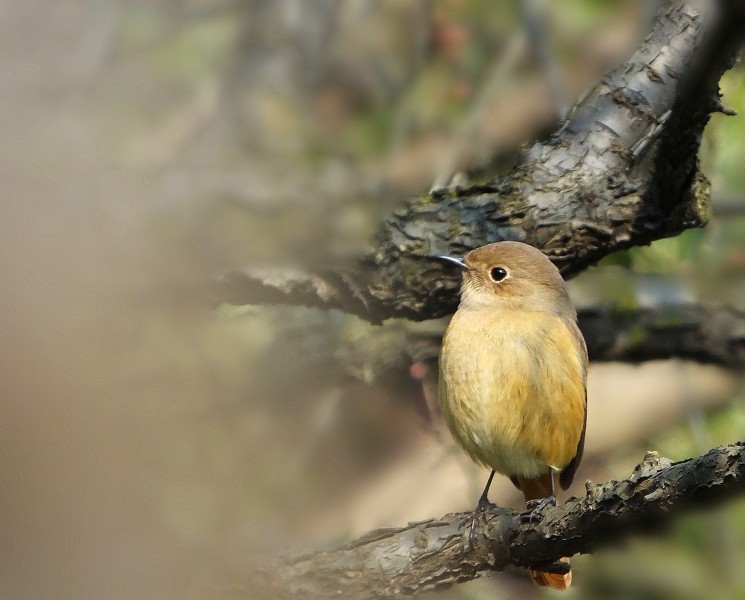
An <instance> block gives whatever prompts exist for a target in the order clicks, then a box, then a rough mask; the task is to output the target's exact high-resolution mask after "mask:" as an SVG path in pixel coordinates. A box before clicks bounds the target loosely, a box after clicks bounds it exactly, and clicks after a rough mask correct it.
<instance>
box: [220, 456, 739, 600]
mask: <svg viewBox="0 0 745 600" xmlns="http://www.w3.org/2000/svg"><path fill="white" fill-rule="evenodd" d="M586 488H587V494H586V495H585V496H584V497H582V498H571V499H569V500H568V501H567V502H565V503H564V504H562V505H561V506H558V507H556V508H550V509H548V510H546V512H545V513H544V518H543V519H542V520H541V521H540V522H539V523H538V524H535V523H524V522H522V520H521V518H520V514H519V513H518V512H517V511H514V510H510V509H506V508H500V507H497V506H492V507H491V508H490V509H488V510H487V511H486V513H485V514H484V517H483V518H482V519H480V520H479V521H477V524H476V529H475V536H474V538H473V544H472V545H470V546H469V545H467V544H466V540H467V539H468V537H469V530H468V519H467V517H468V516H469V515H468V514H467V513H456V514H448V515H445V516H443V517H441V518H439V519H429V520H427V521H422V522H419V523H410V524H409V525H407V526H405V527H400V528H396V529H381V530H377V531H372V532H370V533H368V534H367V535H365V536H363V537H361V538H359V539H357V540H355V541H353V542H350V543H349V544H346V545H344V546H341V547H338V548H333V549H330V550H325V551H320V552H315V553H313V554H308V555H304V556H299V557H295V558H288V559H284V560H281V561H279V562H276V563H274V564H272V565H270V566H268V567H265V568H263V569H261V570H259V571H256V572H254V573H252V574H251V576H250V578H249V579H250V581H248V582H246V581H244V582H236V583H235V584H234V585H232V586H230V593H231V597H236V598H238V597H252V598H254V597H257V596H259V597H262V596H266V597H272V598H304V599H307V600H314V599H317V598H332V597H333V598H356V599H357V598H392V597H396V596H398V595H400V594H416V593H420V592H425V591H430V590H436V589H440V588H443V587H448V586H451V585H453V584H455V583H458V582H463V581H468V580H471V579H474V578H476V577H479V576H480V575H482V574H484V573H487V572H490V571H501V570H504V569H505V568H506V567H508V566H509V565H514V566H517V567H529V566H531V565H541V564H548V563H551V562H553V561H555V560H556V559H558V558H560V557H562V556H572V555H574V554H577V553H588V552H593V551H595V550H597V549H598V548H601V547H603V546H607V545H610V544H615V543H618V541H619V540H621V539H623V538H625V537H628V536H629V535H632V534H634V533H639V532H646V533H649V532H650V531H653V530H656V529H659V528H660V527H661V526H663V525H664V524H665V523H667V522H669V521H670V520H671V519H673V518H675V517H676V516H678V515H679V514H681V513H682V512H684V511H685V510H688V509H692V508H700V507H703V506H709V505H712V504H713V503H716V502H722V501H725V500H727V499H729V498H732V497H734V496H736V495H738V494H741V493H742V492H743V491H744V490H745V444H743V443H737V444H733V445H731V446H723V447H720V448H715V449H713V450H711V451H709V452H708V453H707V454H705V455H704V456H701V457H699V458H692V459H689V460H684V461H681V462H677V463H671V462H670V461H669V460H667V459H664V458H660V457H659V456H658V455H657V454H656V453H648V454H647V456H646V457H645V459H644V461H643V462H642V463H641V464H640V465H639V466H638V467H637V468H636V469H635V471H634V473H633V474H632V475H631V476H630V477H629V478H628V479H625V480H622V481H610V482H608V483H605V484H602V485H593V484H591V483H589V482H588V483H587V485H586ZM249 592H250V593H249Z"/></svg>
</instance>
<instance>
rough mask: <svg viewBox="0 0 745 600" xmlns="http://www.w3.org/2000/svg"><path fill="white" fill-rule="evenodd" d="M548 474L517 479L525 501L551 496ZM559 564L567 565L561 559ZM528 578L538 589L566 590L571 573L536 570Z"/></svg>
mask: <svg viewBox="0 0 745 600" xmlns="http://www.w3.org/2000/svg"><path fill="white" fill-rule="evenodd" d="M550 477H551V476H550V474H546V475H545V476H543V477H538V478H536V479H524V478H522V477H517V478H516V479H517V483H518V487H519V488H520V489H521V490H522V492H523V495H524V496H525V499H526V500H538V499H540V498H546V497H547V496H548V495H549V494H551V480H550ZM559 562H563V563H567V564H569V559H568V558H566V557H565V558H561V559H559ZM530 578H531V579H532V580H533V583H535V584H536V585H537V586H538V587H550V588H551V589H554V590H566V589H568V588H569V586H570V585H572V572H571V571H569V573H565V574H564V575H559V574H558V573H546V572H545V571H538V570H536V569H530Z"/></svg>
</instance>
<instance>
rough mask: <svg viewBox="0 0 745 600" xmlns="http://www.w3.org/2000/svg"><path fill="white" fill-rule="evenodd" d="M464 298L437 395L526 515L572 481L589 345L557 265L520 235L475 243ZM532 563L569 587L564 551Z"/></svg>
mask: <svg viewBox="0 0 745 600" xmlns="http://www.w3.org/2000/svg"><path fill="white" fill-rule="evenodd" d="M439 258H441V259H443V260H446V261H448V262H450V263H454V264H456V265H458V266H459V267H461V268H462V269H463V283H462V286H461V296H460V305H459V306H458V310H457V311H456V312H455V314H454V315H453V318H452V320H451V321H450V324H449V325H448V328H447V331H446V332H445V336H444V338H443V343H442V351H441V354H440V380H439V391H438V395H439V400H440V406H441V408H442V413H443V415H444V417H445V420H446V422H447V424H448V427H449V429H450V431H451V432H452V434H453V437H454V438H455V440H456V441H457V442H458V444H459V445H460V446H461V447H462V448H463V449H464V450H465V451H466V453H467V454H468V455H469V456H470V457H471V458H472V459H473V460H474V461H476V462H477V463H480V464H482V465H484V466H486V467H489V468H491V469H492V471H491V474H490V476H489V480H488V481H487V483H486V487H485V488H484V492H483V494H482V495H481V498H480V499H479V503H478V506H477V507H476V510H475V511H474V513H473V515H474V516H473V521H472V529H471V531H472V532H473V525H474V523H475V518H476V516H477V515H478V514H479V513H480V512H482V511H483V510H484V509H485V508H486V507H487V506H488V505H489V504H490V503H489V500H488V496H487V494H488V492H489V486H490V485H491V482H492V479H493V477H494V473H495V472H497V473H502V474H504V475H507V476H508V477H509V478H510V479H511V480H512V482H513V483H514V484H515V485H516V486H517V487H518V488H519V489H520V490H521V491H522V493H523V494H524V496H525V500H526V502H527V503H528V506H529V507H532V506H535V505H537V508H535V509H534V510H533V511H532V512H531V513H530V516H531V517H535V516H537V515H539V514H540V511H541V510H543V508H545V506H547V505H549V504H553V505H555V504H556V480H557V479H558V483H559V484H560V485H561V488H562V489H566V488H567V487H569V485H570V484H571V482H572V479H573V478H574V474H575V472H576V471H577V466H578V465H579V462H580V460H581V458H582V450H583V447H584V440H585V424H586V416H587V391H586V390H587V388H586V380H587V348H586V346H585V340H584V338H583V337H582V334H581V332H580V330H579V328H578V327H577V313H576V312H575V310H574V308H573V307H572V304H571V302H570V300H569V295H568V294H567V290H566V285H565V284H564V280H563V279H562V277H561V275H560V273H559V270H558V269H557V268H556V267H555V266H554V265H553V264H552V263H551V261H550V260H549V259H548V258H547V257H546V256H545V255H544V254H543V253H542V252H540V251H539V250H537V249H536V248H533V247H532V246H528V245H527V244H523V243H520V242H497V243H495V244H489V245H487V246H482V247H481V248H477V249H475V250H473V251H471V252H469V253H468V254H466V256H465V258H464V259H459V258H453V257H447V256H442V257H439ZM541 567H542V568H543V570H541V569H539V568H533V569H531V570H530V574H531V577H532V579H533V581H534V582H535V583H536V584H537V585H539V586H549V587H551V588H554V589H560V590H563V589H567V588H568V587H569V585H570V584H571V581H572V573H571V570H570V566H569V559H568V558H563V559H561V560H560V561H558V562H557V563H554V564H553V565H551V566H550V567H548V566H547V565H541Z"/></svg>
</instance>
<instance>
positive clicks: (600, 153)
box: [215, 0, 743, 322]
mask: <svg viewBox="0 0 745 600" xmlns="http://www.w3.org/2000/svg"><path fill="white" fill-rule="evenodd" d="M737 5H738V4H737V3H736V2H731V1H725V0H722V1H719V2H712V1H711V0H686V1H682V2H674V3H670V4H669V5H666V6H665V7H663V9H662V10H661V11H660V13H659V14H658V15H657V19H656V21H655V24H654V26H653V29H652V31H651V32H650V34H649V36H648V37H647V38H646V39H645V40H644V42H643V43H642V45H641V46H640V47H639V49H638V50H637V51H636V52H635V53H634V55H633V56H632V57H631V58H630V59H629V60H628V61H627V62H625V63H622V64H620V65H618V66H617V67H616V68H615V69H613V70H612V71H611V72H610V73H608V74H607V75H606V76H605V77H604V78H603V79H602V80H601V81H600V82H598V83H597V84H596V85H595V86H594V87H593V88H592V89H590V90H589V91H588V92H587V93H586V94H585V96H584V97H583V98H582V99H581V100H579V101H578V102H577V104H576V105H575V106H574V107H573V109H572V110H571V111H570V114H569V116H568V117H567V119H566V120H565V121H564V122H563V123H562V124H561V126H560V127H559V129H558V130H557V131H556V132H555V133H554V134H553V136H552V137H551V138H550V139H549V140H548V141H546V142H544V143H536V144H534V145H533V147H532V148H531V149H530V150H529V151H528V152H526V154H525V155H524V156H523V158H522V159H521V160H520V161H519V163H518V164H517V165H516V166H515V168H514V169H513V170H512V172H511V173H509V174H508V175H506V176H504V177H501V178H497V179H494V180H492V181H488V182H486V183H483V184H480V185H475V186H471V187H468V188H465V189H460V188H457V187H456V188H448V189H440V190H435V191H433V192H432V193H431V194H428V195H426V196H422V197H419V198H415V199H412V200H411V201H409V202H408V203H407V204H406V205H405V206H403V207H402V208H401V209H399V210H397V211H395V212H394V213H393V214H392V215H391V216H390V217H389V218H388V219H386V220H385V221H384V222H383V223H382V225H381V226H380V229H379V230H378V232H377V234H376V235H375V237H374V239H373V240H372V244H371V246H372V247H371V249H370V250H369V252H368V253H367V255H366V256H365V257H364V258H362V259H360V260H358V261H356V262H352V263H351V264H346V265H336V266H333V267H330V268H326V269H306V270H296V271H294V272H293V273H287V272H283V271H272V272H266V271H265V272H257V271H252V270H244V271H233V272H231V273H229V274H227V275H226V276H224V277H222V278H221V279H220V282H219V284H218V285H217V288H216V291H215V293H216V296H217V298H216V299H217V300H218V301H224V302H232V303H237V304H258V303H288V304H304V305H308V306H316V307H323V308H338V309H341V310H344V311H346V312H351V313H355V314H358V315H360V316H362V317H364V318H366V319H368V320H370V321H373V322H379V321H381V320H383V319H385V318H388V317H395V316H398V317H407V318H410V319H417V320H421V319H427V318H432V317H437V316H441V315H444V314H447V313H448V312H451V311H452V310H453V309H454V307H455V302H456V294H455V292H456V288H457V277H456V275H455V274H453V273H449V272H446V271H445V270H444V269H443V267H442V266H441V265H440V264H439V263H436V262H435V261H433V260H431V259H429V258H428V257H430V256H431V255H433V254H444V253H451V254H462V253H463V252H465V251H466V250H469V249H471V248H474V247H477V246H480V245H482V244H485V243H488V242H494V241H498V240H506V239H511V240H520V241H524V242H526V243H529V244H531V245H533V246H536V247H538V248H540V249H541V250H543V251H544V252H545V253H546V254H547V255H548V256H549V257H550V258H551V259H552V260H553V261H554V262H555V263H556V264H557V266H558V267H559V268H560V269H561V271H562V273H563V274H564V275H565V276H570V275H572V274H575V273H577V272H579V271H581V270H582V269H584V268H586V267H587V266H588V265H590V264H592V263H594V262H596V261H597V260H599V259H600V258H602V257H604V256H606V255H608V254H610V253H612V252H615V251H617V250H620V249H623V248H628V247H631V246H635V245H644V244H648V243H649V242H651V241H653V240H655V239H659V238H662V237H668V236H673V235H677V234H679V233H680V232H682V231H683V230H685V229H688V228H691V227H700V226H702V225H703V224H705V223H706V221H707V219H708V216H709V186H708V182H707V181H706V179H705V177H704V176H703V175H702V174H701V173H700V172H699V170H698V160H697V151H698V146H699V143H700V140H701V135H702V133H703V130H704V127H705V125H706V123H707V122H708V119H709V116H710V114H711V113H712V112H714V111H717V110H719V111H721V110H723V109H722V105H721V103H720V101H719V95H718V81H719V78H720V77H721V75H722V73H723V72H724V71H725V70H727V69H728V68H730V67H731V66H732V65H733V63H734V60H735V56H736V53H737V51H738V49H739V47H740V44H741V38H742V30H743V27H742V18H741V14H740V12H739V11H740V10H741V9H738V8H736V7H737ZM655 146H656V147H657V148H658V151H657V153H656V155H655V156H654V158H653V160H644V159H645V157H646V156H652V155H651V154H650V149H652V148H653V147H655Z"/></svg>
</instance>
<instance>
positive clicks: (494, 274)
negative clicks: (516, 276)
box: [489, 267, 509, 283]
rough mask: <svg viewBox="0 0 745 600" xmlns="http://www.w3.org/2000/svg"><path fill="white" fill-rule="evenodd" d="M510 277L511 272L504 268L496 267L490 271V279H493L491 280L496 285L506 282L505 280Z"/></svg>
mask: <svg viewBox="0 0 745 600" xmlns="http://www.w3.org/2000/svg"><path fill="white" fill-rule="evenodd" d="M508 275H509V272H508V271H507V269H505V268H504V267H494V268H493V269H492V270H491V271H489V277H491V280H492V281H493V282H494V283H499V282H500V281H504V280H505V279H507V276H508Z"/></svg>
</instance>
